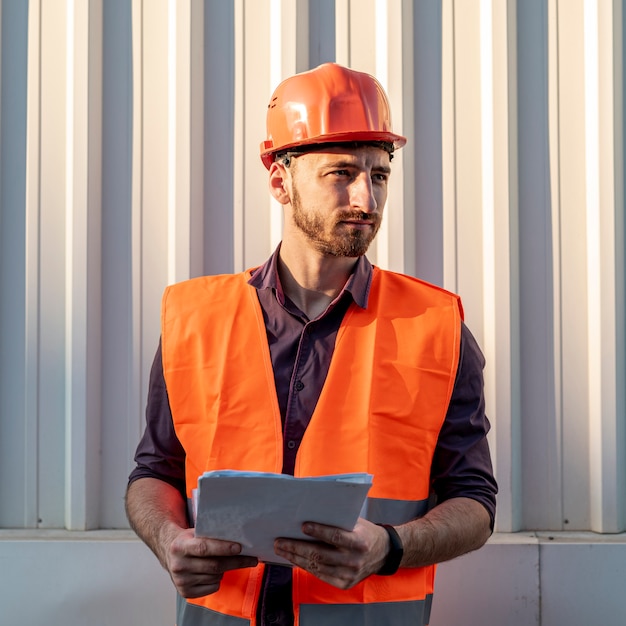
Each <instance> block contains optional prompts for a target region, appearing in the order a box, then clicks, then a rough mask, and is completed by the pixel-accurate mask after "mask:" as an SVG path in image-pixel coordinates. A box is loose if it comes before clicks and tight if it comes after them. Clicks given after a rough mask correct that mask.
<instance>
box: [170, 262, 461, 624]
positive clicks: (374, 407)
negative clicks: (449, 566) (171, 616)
mask: <svg viewBox="0 0 626 626" xmlns="http://www.w3.org/2000/svg"><path fill="white" fill-rule="evenodd" d="M373 272H374V273H373V277H372V284H371V291H370V295H369V300H368V306H367V309H362V308H361V307H359V306H357V305H356V304H354V303H353V304H352V305H351V306H350V308H349V309H348V312H347V313H346V315H345V317H344V320H343V322H342V324H341V326H340V328H339V331H338V334H337V338H336V342H335V349H334V352H333V356H332V360H331V364H330V369H329V371H328V375H327V378H326V381H325V383H324V386H323V389H322V392H321V394H320V398H319V401H318V403H317V406H316V408H315V411H314V413H313V415H312V417H311V421H310V423H309V426H308V427H307V430H306V432H305V434H304V437H303V439H302V443H301V445H300V448H299V450H298V454H297V458H296V466H295V475H296V476H316V475H323V474H336V473H343V472H369V473H370V474H372V475H373V476H374V480H373V485H372V487H371V489H370V492H369V495H368V501H367V511H366V513H365V517H366V518H367V519H369V520H370V521H372V522H376V523H382V522H386V523H389V524H394V525H398V524H402V523H405V522H408V521H410V520H411V519H415V518H416V517H419V516H420V515H423V514H424V513H425V512H426V510H427V503H428V498H429V495H430V468H431V462H432V458H433V454H434V450H435V446H436V443H437V439H438V436H439V431H440V429H441V425H442V423H443V421H444V419H445V416H446V412H447V409H448V405H449V402H450V397H451V395H452V389H453V386H454V381H455V376H456V370H457V365H458V360H459V347H460V333H461V319H462V308H461V304H460V300H459V298H458V297H457V296H455V295H453V294H451V293H449V292H446V291H444V290H442V289H439V288H438V287H434V286H432V285H428V284H426V283H424V282H422V281H419V280H417V279H414V278H411V277H408V276H403V275H400V274H395V273H392V272H388V271H383V270H380V269H378V268H376V267H375V268H374V270H373ZM250 276H251V273H250V271H247V272H243V273H240V274H234V275H223V276H212V277H202V278H196V279H192V280H189V281H186V282H183V283H179V284H177V285H173V286H171V287H168V288H167V290H166V291H165V294H164V297H163V305H162V355H163V372H164V376H165V381H166V385H167V392H168V397H169V402H170V406H171V411H172V417H173V420H174V427H175V430H176V434H177V436H178V438H179V440H180V442H181V444H182V446H183V448H184V449H185V453H186V483H187V492H188V493H187V495H188V497H190V495H191V490H192V489H194V488H195V487H196V486H197V481H198V477H199V476H200V475H201V474H202V473H203V472H205V471H209V470H215V469H239V470H249V471H263V472H280V471H281V469H282V460H283V440H282V427H281V417H280V411H279V407H278V400H277V397H276V390H275V386H274V375H273V371H272V363H271V359H270V351H269V346H268V343H267V338H266V331H265V324H264V321H263V313H262V310H261V307H260V304H259V302H258V298H257V295H256V290H255V289H254V288H253V287H252V286H250V285H249V284H248V283H247V281H248V280H249V279H250ZM263 568H264V565H263V564H260V565H259V566H258V567H256V568H252V569H242V570H236V571H230V572H227V573H226V574H225V575H224V577H223V580H222V583H221V586H220V589H219V591H218V592H216V593H214V594H212V595H209V596H206V597H204V598H199V599H194V600H188V601H185V600H183V599H179V610H178V626H205V625H206V626H209V625H211V626H213V625H220V626H239V625H241V626H244V625H247V624H249V625H250V626H255V625H256V608H257V600H258V597H259V591H260V588H261V582H262V577H263ZM434 575H435V567H434V566H431V567H422V568H401V569H400V570H398V572H397V573H396V574H394V575H393V576H389V577H383V576H370V577H368V578H367V579H366V580H364V581H362V582H361V583H359V584H358V585H356V586H355V587H353V588H352V589H348V590H340V589H337V588H335V587H333V586H331V585H328V584H327V583H324V582H322V581H320V580H319V579H317V578H315V577H314V576H312V575H310V574H308V573H307V572H305V571H304V570H301V569H299V568H294V572H293V604H294V615H295V623H296V626H311V625H317V624H324V625H325V626H327V625H328V626H332V625H335V624H337V625H339V624H341V625H344V624H347V623H354V624H359V623H366V620H370V619H371V620H372V621H367V623H377V624H385V625H386V626H392V625H394V624H397V625H400V624H406V623H412V624H427V623H428V614H429V612H430V601H431V599H432V593H433V585H434Z"/></svg>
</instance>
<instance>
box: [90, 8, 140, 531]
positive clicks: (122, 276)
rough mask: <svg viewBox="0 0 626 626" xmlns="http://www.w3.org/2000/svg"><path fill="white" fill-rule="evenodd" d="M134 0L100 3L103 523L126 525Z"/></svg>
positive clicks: (130, 430) (134, 419)
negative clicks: (132, 3) (124, 504)
mask: <svg viewBox="0 0 626 626" xmlns="http://www.w3.org/2000/svg"><path fill="white" fill-rule="evenodd" d="M131 16H132V7H131V6H130V4H129V3H127V2H126V1H125V0H119V1H116V2H111V1H110V0H107V1H106V2H105V3H103V32H104V45H103V68H102V71H103V101H102V108H103V111H102V113H103V115H102V128H103V140H102V233H101V237H102V353H101V368H102V408H101V411H102V419H101V443H102V448H101V472H102V473H101V476H102V483H101V487H100V488H99V489H98V493H99V496H100V519H99V524H100V526H101V527H103V528H123V527H125V526H126V525H127V521H126V515H125V513H124V508H123V502H122V494H123V491H124V488H125V484H126V480H127V478H128V474H129V472H130V469H131V465H132V459H133V454H134V451H135V447H136V445H137V441H138V439H139V434H140V432H141V431H142V429H143V422H144V420H143V415H142V402H143V400H144V399H145V395H146V394H145V390H144V389H140V388H139V383H138V381H137V378H138V376H137V369H138V368H137V365H136V364H137V363H138V359H135V355H136V354H138V351H137V350H136V343H138V341H137V337H138V334H137V333H133V318H132V315H133V312H134V308H133V299H132V295H133V288H134V285H135V284H136V283H134V282H133V260H132V239H131V237H132V234H133V231H132V217H133V216H132V179H131V172H132V153H131V150H132V145H133V141H132V139H133V125H132V121H133V120H132V110H131V104H132V102H133V99H132V83H131V77H132V75H133V73H132V72H131V69H132V68H131V66H130V65H129V64H128V61H129V60H130V59H131V58H132V54H131V52H132V42H131Z"/></svg>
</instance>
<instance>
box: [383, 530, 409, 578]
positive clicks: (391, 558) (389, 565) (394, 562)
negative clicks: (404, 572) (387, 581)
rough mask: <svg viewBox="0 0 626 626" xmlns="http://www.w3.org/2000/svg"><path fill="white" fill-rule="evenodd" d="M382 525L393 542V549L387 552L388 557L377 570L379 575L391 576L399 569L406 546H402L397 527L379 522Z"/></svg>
mask: <svg viewBox="0 0 626 626" xmlns="http://www.w3.org/2000/svg"><path fill="white" fill-rule="evenodd" d="M378 526H382V527H383V528H384V529H385V530H386V531H387V534H388V535H389V541H390V542H391V549H390V550H389V553H388V554H387V558H386V559H385V562H384V563H383V566H382V567H381V568H380V569H379V570H378V571H377V572H376V573H377V574H378V575H379V576H391V575H392V574H395V573H396V572H397V571H398V568H399V567H400V561H402V555H403V554H404V547H403V546H402V539H400V535H398V533H397V531H396V529H395V528H394V527H393V526H390V525H389V524H378Z"/></svg>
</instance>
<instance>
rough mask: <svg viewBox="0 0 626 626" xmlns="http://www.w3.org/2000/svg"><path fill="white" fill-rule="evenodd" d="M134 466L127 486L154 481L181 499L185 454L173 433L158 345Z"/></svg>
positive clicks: (183, 491)
mask: <svg viewBox="0 0 626 626" xmlns="http://www.w3.org/2000/svg"><path fill="white" fill-rule="evenodd" d="M135 463H136V466H135V468H134V469H133V471H132V472H131V474H130V476H129V479H128V482H129V484H130V483H131V482H133V481H134V480H137V479H138V478H158V479H159V480H163V481H165V482H166V483H169V484H170V485H173V486H174V487H176V488H177V489H178V490H179V491H180V492H181V493H182V494H183V495H185V492H186V489H185V450H184V448H183V446H182V445H181V443H180V441H179V440H178V437H177V436H176V432H175V431H174V422H173V420H172V412H171V409H170V403H169V399H168V396H167V388H166V386H165V378H164V376H163V362H162V359H161V343H160V342H159V347H158V349H157V352H156V355H155V357H154V361H153V362H152V369H151V370H150V382H149V385H148V402H147V405H146V429H145V431H144V434H143V436H142V438H141V440H140V442H139V445H138V446H137V451H136V452H135Z"/></svg>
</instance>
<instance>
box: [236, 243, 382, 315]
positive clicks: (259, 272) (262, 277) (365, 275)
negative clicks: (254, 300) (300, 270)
mask: <svg viewBox="0 0 626 626" xmlns="http://www.w3.org/2000/svg"><path fill="white" fill-rule="evenodd" d="M279 251H280V244H279V245H278V247H277V248H276V250H274V253H273V254H272V256H271V257H270V258H269V259H268V260H267V261H265V263H263V265H261V266H260V267H258V268H256V269H255V270H253V272H252V278H250V280H249V281H248V284H249V285H252V287H254V288H255V289H273V290H274V291H275V293H276V297H277V298H278V301H279V302H280V303H281V304H283V305H284V303H285V294H284V292H283V288H282V285H281V284H280V278H279V276H278V253H279ZM372 273H373V269H372V264H371V263H370V262H369V261H368V259H367V257H365V256H360V257H359V258H358V259H357V262H356V264H355V265H354V270H353V271H352V274H350V278H348V280H347V282H346V284H345V285H344V288H343V289H342V290H341V293H340V294H339V296H338V298H341V297H343V295H344V293H346V292H347V293H349V294H350V296H351V297H352V299H353V300H354V302H355V304H357V305H358V306H360V307H361V308H362V309H366V308H367V301H368V298H369V294H370V287H371V284H372Z"/></svg>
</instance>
